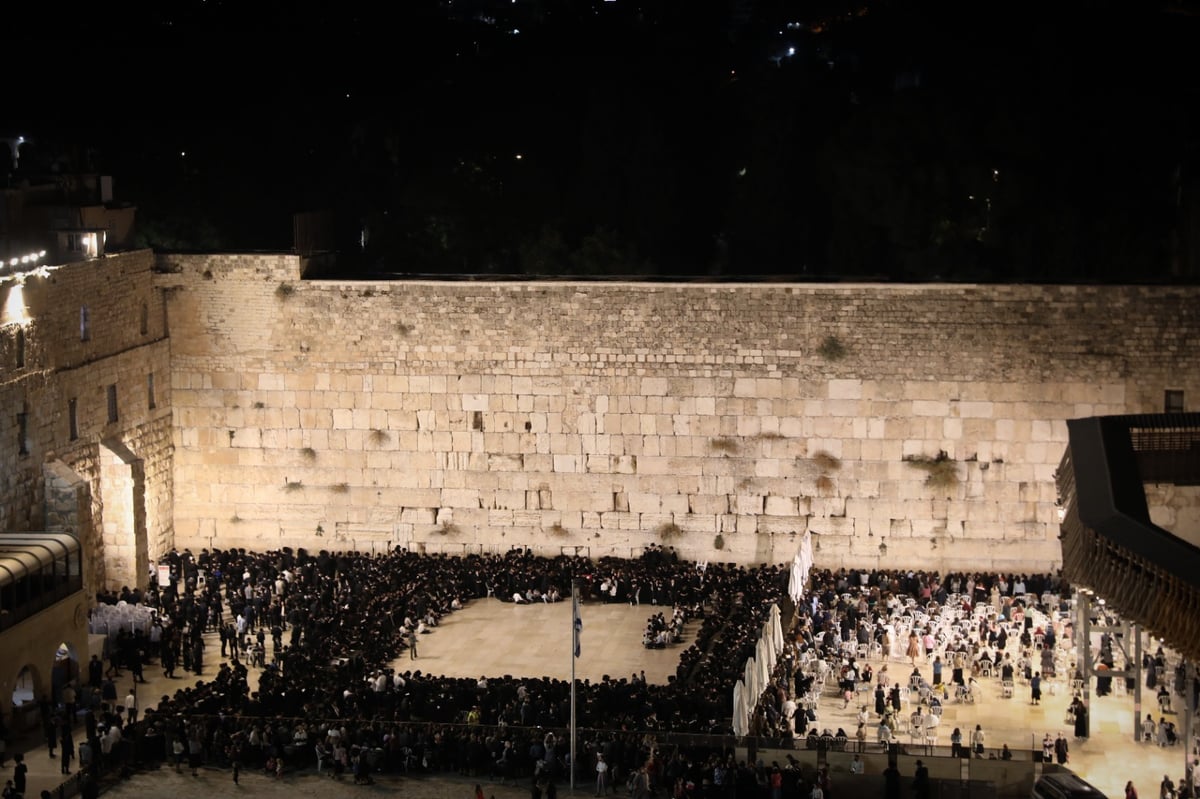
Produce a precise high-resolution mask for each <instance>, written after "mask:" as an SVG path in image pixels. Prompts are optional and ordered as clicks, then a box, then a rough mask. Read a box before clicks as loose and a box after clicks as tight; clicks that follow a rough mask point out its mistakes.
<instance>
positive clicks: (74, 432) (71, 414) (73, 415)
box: [67, 397, 79, 441]
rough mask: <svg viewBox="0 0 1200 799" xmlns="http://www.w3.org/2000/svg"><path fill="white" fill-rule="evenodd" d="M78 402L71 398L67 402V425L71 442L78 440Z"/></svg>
mask: <svg viewBox="0 0 1200 799" xmlns="http://www.w3.org/2000/svg"><path fill="white" fill-rule="evenodd" d="M78 412H79V400H77V399H75V398H74V397H72V398H71V399H69V400H67V425H68V427H69V428H70V433H69V435H70V436H71V440H72V441H74V440H75V439H77V438H79V416H78Z"/></svg>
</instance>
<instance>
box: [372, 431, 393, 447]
mask: <svg viewBox="0 0 1200 799" xmlns="http://www.w3.org/2000/svg"><path fill="white" fill-rule="evenodd" d="M367 440H368V441H370V442H371V445H372V446H376V447H382V446H383V445H384V444H386V443H388V442H389V441H391V440H392V437H391V436H390V435H388V432H387V431H386V430H379V429H378V428H376V429H375V430H372V431H371V434H370V435H369V436H367Z"/></svg>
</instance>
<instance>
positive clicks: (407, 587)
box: [52, 547, 786, 788]
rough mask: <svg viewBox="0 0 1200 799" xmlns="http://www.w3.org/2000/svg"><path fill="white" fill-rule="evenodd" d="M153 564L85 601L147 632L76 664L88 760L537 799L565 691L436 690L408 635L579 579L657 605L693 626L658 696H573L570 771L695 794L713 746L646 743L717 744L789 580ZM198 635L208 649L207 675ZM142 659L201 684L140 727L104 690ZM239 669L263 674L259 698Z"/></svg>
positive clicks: (491, 563) (546, 779) (716, 573)
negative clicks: (508, 783)
mask: <svg viewBox="0 0 1200 799" xmlns="http://www.w3.org/2000/svg"><path fill="white" fill-rule="evenodd" d="M166 563H167V564H169V566H170V568H171V579H170V580H169V581H166V582H165V584H163V585H161V586H160V585H157V583H156V584H154V585H152V586H151V587H150V588H149V589H148V590H146V591H144V592H138V591H135V590H131V589H124V590H122V591H121V592H119V593H113V594H103V595H101V596H100V597H99V600H100V603H101V605H103V606H105V608H106V609H105V610H101V611H100V612H99V613H97V614H96V615H97V616H103V617H105V618H122V619H139V620H144V619H149V621H148V626H147V624H146V623H142V622H138V623H134V624H131V625H126V626H120V627H119V628H118V629H117V630H116V632H115V634H113V635H112V642H111V646H110V653H111V654H110V658H111V659H110V663H109V664H108V668H107V669H105V668H104V664H100V663H99V662H98V661H96V662H95V663H94V664H89V667H88V669H87V671H88V674H87V678H86V682H85V683H83V684H81V685H80V686H79V690H80V691H81V692H82V693H83V694H84V697H83V698H82V699H81V700H80V702H79V705H78V707H80V708H85V709H84V710H83V711H82V713H81V715H82V716H83V717H84V725H85V734H86V738H85V740H86V746H87V750H88V756H89V762H88V763H87V764H84V765H89V766H90V765H93V764H94V766H95V767H97V768H111V767H114V766H117V767H119V766H120V765H122V764H124V763H127V762H130V761H131V760H147V759H166V760H168V761H170V762H173V763H174V764H175V766H176V768H178V769H180V770H181V771H182V770H183V769H184V768H189V769H191V770H192V772H193V773H196V770H197V769H198V768H199V766H200V765H201V764H203V763H215V764H218V765H223V766H227V767H230V768H231V769H232V771H233V774H234V776H235V779H236V777H237V775H238V774H239V773H240V771H241V769H242V768H259V769H263V770H265V771H267V772H268V773H272V774H283V773H284V772H285V771H289V770H292V769H294V768H296V767H300V766H309V765H315V766H316V767H317V770H318V771H319V772H320V773H322V774H329V775H331V776H332V777H334V778H340V777H341V776H342V775H343V774H347V775H349V774H353V776H354V779H356V780H357V781H364V782H365V781H369V780H370V779H371V774H372V772H373V771H375V770H378V769H387V770H389V771H394V772H404V771H412V770H418V771H431V772H437V771H457V772H461V773H463V774H470V775H481V774H485V773H486V774H489V775H492V776H496V777H498V778H501V779H509V778H513V779H515V778H517V777H520V776H532V777H533V778H534V784H535V786H536V785H537V784H538V781H542V782H543V783H545V786H546V788H549V785H551V784H553V782H554V781H555V780H559V779H562V778H563V777H564V775H565V773H566V770H567V769H569V768H570V767H571V764H570V763H569V758H568V756H567V753H566V750H565V747H564V746H563V743H562V742H561V741H560V740H554V738H553V734H546V733H545V731H546V730H557V731H559V736H561V735H562V734H563V733H564V732H565V730H566V727H567V725H568V723H569V697H570V684H569V682H567V681H564V680H556V679H551V678H549V677H528V678H527V677H513V676H508V675H504V676H490V675H489V676H485V677H482V678H480V679H478V680H476V679H460V678H449V677H444V676H439V675H432V674H426V673H423V672H422V671H420V670H401V669H398V668H397V667H396V662H397V660H398V658H401V657H404V656H406V653H408V652H409V651H410V650H412V648H413V646H414V644H415V642H416V640H417V639H416V636H417V635H419V634H421V633H424V632H428V631H431V630H433V629H435V628H436V627H437V625H438V624H439V621H440V620H441V619H443V618H444V617H445V615H446V614H448V613H452V612H454V611H455V610H456V609H459V608H462V607H463V606H465V605H466V604H468V603H470V602H471V601H474V600H478V599H481V598H484V597H487V596H495V597H496V598H498V599H500V600H502V601H514V602H515V601H518V599H517V598H518V597H519V598H520V601H521V602H528V601H533V600H536V601H553V600H554V599H556V598H560V597H564V596H570V591H571V586H572V585H578V586H579V590H580V593H581V595H582V597H583V601H584V602H613V601H620V602H624V601H629V602H631V603H635V604H636V603H643V604H652V605H656V606H658V607H660V608H661V609H662V610H661V611H660V613H661V614H662V619H663V620H664V622H665V620H666V618H667V615H666V614H667V613H668V612H669V613H670V619H671V622H670V625H669V629H672V630H677V629H680V628H681V626H682V620H683V619H686V618H690V617H699V618H701V619H702V623H701V625H700V629H699V631H698V632H697V634H696V635H695V637H694V640H693V642H692V643H691V645H690V646H688V647H687V649H686V650H685V651H684V652H683V653H682V656H681V659H680V663H679V666H678V668H677V671H676V673H675V674H674V675H672V676H671V677H669V678H668V682H667V684H665V685H651V684H648V683H647V682H646V680H645V677H644V675H641V676H639V675H634V676H633V677H631V678H614V677H607V676H606V677H605V678H604V679H602V680H600V681H596V682H589V681H583V682H582V683H581V684H580V685H579V687H578V723H579V726H580V727H581V728H583V729H584V730H585V735H584V737H583V739H582V740H583V746H584V749H583V753H582V754H583V756H584V757H585V758H587V760H586V761H581V762H583V765H582V766H581V768H583V769H585V770H588V769H590V767H591V761H593V760H594V759H595V756H596V755H597V754H599V753H601V752H602V753H603V754H604V755H605V760H606V764H607V774H608V778H609V779H610V780H623V779H625V778H627V777H634V776H636V775H637V774H638V773H639V771H640V773H642V774H644V775H645V777H644V779H645V780H646V781H648V782H649V783H650V784H652V785H654V786H657V785H659V784H660V783H662V781H664V780H671V781H673V780H678V779H683V778H685V777H686V778H688V779H694V780H700V779H703V777H702V775H700V774H699V773H698V772H695V770H694V768H693V760H695V761H697V762H700V761H702V762H708V761H709V760H710V759H711V758H712V757H718V756H719V755H720V754H721V753H720V750H719V747H718V749H717V750H714V751H710V750H708V749H706V748H704V747H701V748H699V749H697V750H689V749H686V748H685V749H674V750H672V751H669V752H668V751H659V749H658V747H657V745H656V743H655V737H654V735H655V733H661V732H664V731H676V732H691V733H698V734H711V733H724V732H726V731H727V724H728V721H727V720H728V718H729V715H730V712H731V709H730V705H731V702H732V699H731V695H732V684H733V682H734V681H735V680H736V679H737V678H738V677H739V676H740V668H739V667H738V666H737V665H736V664H737V660H738V659H737V658H732V657H729V655H730V654H731V653H736V654H738V655H739V656H740V658H741V659H744V658H745V657H747V656H749V654H750V653H752V652H753V647H754V643H755V641H756V640H757V632H758V629H759V628H761V626H762V623H763V620H764V619H765V618H766V615H767V612H768V609H769V607H770V605H771V604H772V603H773V602H776V601H780V600H781V599H782V598H783V596H784V592H785V591H784V589H785V586H786V572H785V570H784V569H782V568H779V567H774V566H757V567H741V566H734V565H729V564H713V565H704V566H697V564H693V563H685V562H681V561H680V560H679V558H678V557H677V556H676V555H675V553H674V552H673V551H672V550H669V549H662V548H658V547H652V548H651V549H650V550H649V551H647V553H646V554H645V555H644V556H643V557H642V558H640V559H637V560H619V559H603V560H600V561H591V560H588V559H585V558H569V557H559V558H543V557H535V556H533V555H532V554H531V553H529V552H520V551H518V552H512V553H509V554H508V555H506V556H488V555H473V556H466V557H449V556H425V555H418V554H416V553H412V552H408V551H405V550H402V549H397V550H396V551H393V552H390V553H386V554H375V555H369V554H361V553H330V552H320V553H317V554H309V553H307V552H304V551H303V550H301V551H297V552H292V551H289V550H283V551H279V552H270V553H253V552H247V551H244V550H228V551H204V552H200V553H199V554H196V555H193V554H192V553H190V552H186V551H185V552H179V553H172V554H171V555H170V556H169V557H168V558H167V559H166ZM132 609H136V612H134V611H133V610H132ZM147 609H148V610H149V611H150V613H149V614H146V613H145V610H147ZM656 615H657V614H656ZM209 632H215V633H216V634H217V636H216V637H218V638H219V640H220V643H221V662H220V664H219V665H218V666H217V668H216V669H215V670H214V669H213V666H212V664H211V663H210V662H209V661H210V660H211V659H213V656H214V654H215V653H214V652H212V651H206V648H205V644H206V636H205V633H209ZM718 647H719V649H720V652H719V653H717V654H716V655H715V656H714V650H716V649H717V648H718ZM210 648H211V644H210ZM156 660H157V661H159V662H160V663H161V665H162V668H163V672H164V674H165V675H167V676H168V677H170V676H181V675H176V671H177V670H178V669H180V668H181V667H182V670H184V671H190V672H193V673H194V674H195V675H196V676H197V677H198V678H203V679H198V680H197V681H196V682H194V683H192V684H189V685H187V686H185V687H181V688H180V689H179V690H177V691H175V692H174V693H173V694H169V695H165V696H163V697H161V698H160V699H159V700H158V701H157V704H156V707H155V708H154V709H153V710H152V711H150V712H147V713H146V714H144V715H143V718H142V719H141V720H140V721H138V720H137V714H136V711H135V712H129V710H128V709H127V708H126V705H125V703H124V702H122V701H120V700H118V699H117V698H116V697H115V696H113V695H112V693H113V689H114V685H115V683H114V680H115V679H116V678H120V677H122V676H124V673H125V671H126V670H129V671H130V672H131V673H132V675H133V676H135V679H136V675H137V674H140V670H141V668H142V666H143V665H144V664H145V663H147V662H151V661H156ZM248 662H253V663H255V664H256V665H258V664H261V673H260V675H259V677H258V682H257V685H253V684H252V678H251V676H250V675H251V673H250V670H249V669H248V668H247V666H248ZM81 682H83V680H82V675H81ZM72 690H74V689H73V688H72ZM54 699H55V703H56V704H57V705H58V709H57V710H56V716H55V717H56V718H58V719H59V720H60V721H59V723H61V720H62V719H63V718H66V719H70V718H73V717H74V715H75V714H74V713H73V712H71V711H70V710H68V709H67V708H66V707H65V706H64V705H63V700H64V697H63V696H57V697H55V698H54ZM52 704H54V703H52ZM673 764H674V765H673ZM684 764H687V765H686V767H685V765H684Z"/></svg>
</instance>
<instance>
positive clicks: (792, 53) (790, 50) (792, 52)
mask: <svg viewBox="0 0 1200 799" xmlns="http://www.w3.org/2000/svg"><path fill="white" fill-rule="evenodd" d="M795 54H796V48H795V47H789V48H788V55H795Z"/></svg>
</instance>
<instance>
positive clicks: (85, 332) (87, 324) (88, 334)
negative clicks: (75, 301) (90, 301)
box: [79, 305, 92, 341]
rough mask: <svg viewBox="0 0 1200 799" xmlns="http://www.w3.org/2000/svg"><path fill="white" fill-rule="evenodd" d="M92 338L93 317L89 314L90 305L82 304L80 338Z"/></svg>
mask: <svg viewBox="0 0 1200 799" xmlns="http://www.w3.org/2000/svg"><path fill="white" fill-rule="evenodd" d="M91 338H92V318H91V316H90V315H89V314H88V307H87V306H86V305H84V306H81V307H80V309H79V340H80V341H89V340H91Z"/></svg>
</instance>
